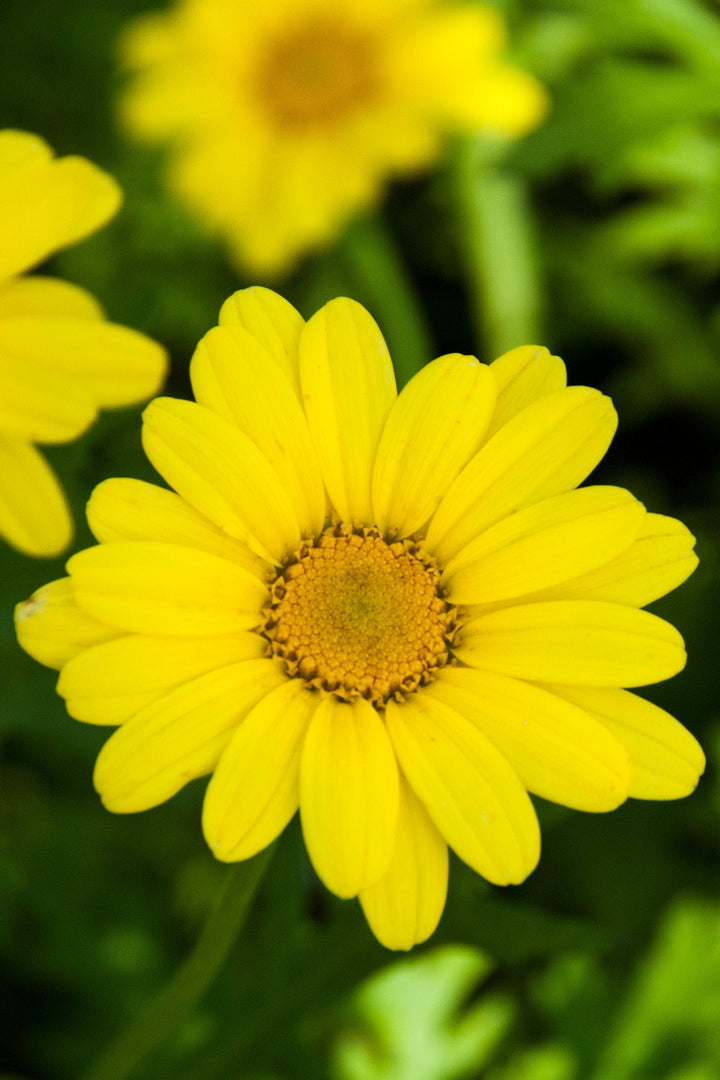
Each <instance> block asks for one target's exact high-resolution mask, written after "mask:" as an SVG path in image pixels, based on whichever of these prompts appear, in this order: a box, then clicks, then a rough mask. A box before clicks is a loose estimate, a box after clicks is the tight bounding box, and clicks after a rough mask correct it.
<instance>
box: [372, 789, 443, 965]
mask: <svg viewBox="0 0 720 1080" xmlns="http://www.w3.org/2000/svg"><path fill="white" fill-rule="evenodd" d="M447 882H448V850H447V844H446V843H445V841H444V840H443V838H442V837H441V835H440V833H439V832H438V831H437V829H436V828H435V826H434V825H433V823H432V821H431V820H430V818H429V817H428V814H427V811H426V810H425V807H424V806H423V804H422V803H421V802H420V800H419V799H418V798H417V796H416V795H415V794H414V793H413V791H412V788H410V787H409V785H408V783H407V781H406V780H404V779H403V777H402V776H401V778H400V810H399V814H398V824H397V835H396V838H395V850H394V851H393V854H392V858H391V860H390V869H389V870H388V872H387V874H386V875H385V877H384V878H381V879H380V881H378V883H377V884H376V885H370V886H369V888H367V889H363V890H362V892H361V893H360V903H361V904H362V909H363V911H364V913H365V918H366V919H367V921H368V923H369V925H370V929H371V930H372V932H373V934H374V935H375V937H376V938H377V939H378V941H379V942H380V943H381V944H382V945H384V946H385V948H386V949H411V948H412V947H413V945H419V944H420V942H421V941H427V939H428V938H429V937H430V935H431V934H432V933H433V932H434V931H435V928H436V927H437V924H438V923H439V922H440V916H441V915H442V913H443V908H444V907H445V896H446V894H447Z"/></svg>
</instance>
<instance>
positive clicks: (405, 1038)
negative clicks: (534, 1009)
mask: <svg viewBox="0 0 720 1080" xmlns="http://www.w3.org/2000/svg"><path fill="white" fill-rule="evenodd" d="M492 968H493V965H492V962H491V961H490V960H489V959H488V958H487V957H486V956H485V955H484V954H483V953H481V952H480V951H479V950H477V949H472V948H469V947H465V946H460V945H448V946H444V947H443V948H440V949H435V950H433V951H432V952H429V953H426V954H425V955H424V956H421V957H418V958H416V959H411V960H402V961H399V962H398V963H396V964H392V965H391V966H389V967H387V968H385V969H384V970H383V971H381V972H379V973H378V974H377V975H374V976H373V977H372V978H370V979H368V980H367V982H365V983H364V984H363V986H362V987H361V988H360V990H359V991H358V992H357V993H356V995H355V998H354V1006H355V1011H356V1014H357V1017H358V1021H359V1023H358V1026H357V1027H355V1028H348V1029H346V1030H345V1031H344V1032H342V1033H341V1034H340V1036H339V1037H338V1040H337V1042H336V1045H335V1053H334V1063H335V1072H334V1075H336V1076H337V1077H338V1078H339V1080H456V1078H459V1077H463V1076H467V1075H469V1074H470V1073H472V1072H473V1071H474V1070H475V1069H477V1068H479V1067H480V1066H481V1065H483V1064H485V1063H486V1062H487V1060H488V1058H489V1056H490V1054H491V1053H492V1051H493V1050H494V1048H495V1046H496V1045H497V1043H498V1041H499V1040H500V1039H501V1038H502V1036H503V1035H504V1033H505V1032H506V1031H507V1029H508V1027H509V1025H510V1023H511V1020H512V1018H513V1007H512V1005H511V1004H510V1003H509V1001H508V1000H507V999H506V998H505V997H503V996H501V995H499V994H490V995H484V996H483V997H482V998H481V1000H480V1001H479V1002H478V1003H477V1004H475V1005H473V1006H472V1007H471V1008H470V1009H466V1010H465V1011H464V1012H462V1013H461V1014H460V1015H458V1010H459V1009H460V1007H461V1005H462V1003H463V1001H464V1000H465V999H466V998H467V996H468V994H469V993H471V992H472V991H473V990H474V989H476V988H477V986H478V985H479V984H481V983H483V982H484V981H485V980H486V979H487V978H488V976H489V975H490V973H491V971H492Z"/></svg>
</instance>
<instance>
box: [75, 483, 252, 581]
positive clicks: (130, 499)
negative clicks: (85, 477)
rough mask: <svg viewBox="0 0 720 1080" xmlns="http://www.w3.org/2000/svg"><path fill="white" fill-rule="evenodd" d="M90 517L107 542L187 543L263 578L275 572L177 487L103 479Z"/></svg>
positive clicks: (92, 499)
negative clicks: (187, 498)
mask: <svg viewBox="0 0 720 1080" xmlns="http://www.w3.org/2000/svg"><path fill="white" fill-rule="evenodd" d="M87 519H88V525H89V526H90V528H91V529H92V531H93V534H94V536H95V537H96V539H97V540H99V541H100V543H102V544H107V543H112V542H113V541H115V540H152V541H155V542H156V543H158V542H159V543H167V544H181V545H182V546H184V547H192V548H199V549H200V550H201V551H208V552H209V553H210V554H211V555H219V556H220V557H221V558H223V559H227V560H229V561H230V562H233V563H237V564H238V565H240V566H242V567H243V569H245V570H248V571H249V572H250V573H251V574H253V575H254V576H255V577H257V578H258V580H260V581H263V582H265V581H267V575H268V572H270V571H271V565H270V563H268V562H267V561H266V560H264V559H261V558H260V557H259V556H257V555H253V553H252V552H251V551H250V549H249V548H248V547H247V546H246V545H245V544H243V543H241V541H239V540H235V539H234V538H233V537H232V536H229V535H228V534H227V533H226V532H223V530H222V529H219V528H218V527H217V526H216V525H213V524H212V522H210V521H208V519H207V518H206V517H204V516H203V515H202V514H201V513H199V512H198V511H197V510H195V509H194V507H192V506H190V504H189V503H187V502H185V500H184V499H181V498H180V496H179V495H176V494H175V492H174V491H168V490H167V488H161V487H158V486H157V485H156V484H148V483H147V482H146V481H144V480H132V479H129V478H121V477H117V478H112V479H110V480H103V481H102V483H100V484H98V486H97V487H96V488H95V489H94V491H93V493H92V495H91V496H90V500H89V502H88V504H87Z"/></svg>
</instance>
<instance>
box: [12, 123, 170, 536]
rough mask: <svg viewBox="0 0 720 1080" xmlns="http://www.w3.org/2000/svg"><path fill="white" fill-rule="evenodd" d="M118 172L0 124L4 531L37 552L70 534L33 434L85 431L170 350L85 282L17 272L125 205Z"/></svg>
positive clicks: (159, 374)
mask: <svg viewBox="0 0 720 1080" xmlns="http://www.w3.org/2000/svg"><path fill="white" fill-rule="evenodd" d="M120 201H121V193H120V189H119V188H118V186H117V184H116V183H115V181H114V180H113V179H112V178H111V177H110V176H108V175H107V174H106V173H104V172H102V171H101V170H100V169H98V168H97V167H96V166H94V165H92V164H91V163H90V162H89V161H86V160H85V159H84V158H80V157H65V158H58V159H55V158H54V157H53V154H52V151H51V150H50V148H49V147H48V146H47V144H46V143H45V142H44V141H43V140H42V139H40V138H38V137H37V136H35V135H30V134H27V133H25V132H20V131H10V130H6V131H0V238H1V241H0V536H2V537H3V539H5V540H7V541H8V542H9V543H10V544H12V545H13V546H14V547H16V548H18V549H19V550H20V551H23V552H25V553H26V554H28V555H42V556H53V555H57V554H59V553H60V552H61V551H63V550H64V549H65V548H66V547H67V545H68V544H69V542H70V537H71V535H72V521H71V518H70V513H69V510H68V507H67V503H66V501H65V497H64V495H63V492H62V489H61V487H60V485H59V483H58V481H57V479H56V477H55V475H54V473H53V472H52V470H51V469H50V467H49V466H48V464H47V462H46V461H45V459H44V458H43V457H42V455H41V454H40V452H39V451H38V450H37V449H36V447H35V445H34V444H35V443H64V442H68V441H70V440H72V439H75V438H76V437H77V436H78V435H81V434H82V432H83V431H85V430H86V429H87V428H88V427H89V426H90V425H91V424H92V423H93V421H94V420H95V419H96V417H97V415H98V410H99V409H100V408H102V407H115V406H120V405H130V404H133V403H134V402H137V401H142V400H143V399H144V398H147V397H150V396H151V395H152V394H154V393H156V392H157V390H158V388H159V386H160V384H161V382H162V379H163V376H164V374H165V353H164V351H163V349H162V348H161V347H160V346H159V345H156V344H155V343H154V342H153V341H151V340H150V339H149V338H147V337H145V336H144V335H143V334H139V333H137V332H136V331H134V330H130V329H128V328H126V327H124V326H117V325H114V324H112V323H108V322H106V321H105V318H104V315H103V312H102V309H101V307H100V305H99V304H98V303H97V301H96V300H95V299H94V298H93V297H92V296H91V295H90V294H89V293H88V292H86V291H85V290H84V289H81V288H79V287H78V286H76V285H71V284H70V283H69V282H66V281H59V280H56V279H55V278H49V277H41V276H39V275H33V276H30V277H28V276H20V275H22V274H23V271H25V270H28V269H30V268H31V267H32V266H34V265H35V264H37V263H39V262H42V260H44V259H46V258H47V257H48V256H49V255H52V254H54V253H55V252H56V251H58V250H59V249H60V248H63V247H66V246H67V245H69V244H73V243H75V242H76V241H78V240H82V239H83V238H84V237H86V236H87V235H88V234H90V233H92V232H94V231H95V230H96V229H98V228H99V227H100V226H101V225H103V224H104V223H105V222H106V221H107V220H108V219H109V218H110V217H112V215H113V214H114V213H116V211H117V209H118V207H119V205H120Z"/></svg>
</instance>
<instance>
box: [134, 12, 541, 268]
mask: <svg viewBox="0 0 720 1080" xmlns="http://www.w3.org/2000/svg"><path fill="white" fill-rule="evenodd" d="M504 36H505V34H504V27H503V23H502V20H501V17H500V16H499V15H498V14H497V13H496V12H495V11H493V10H492V9H491V8H487V7H483V6H482V5H479V4H475V3H472V4H471V3H466V2H451V3H439V2H438V0H343V2H342V3H337V2H336V0H271V2H268V3H263V4H257V3H253V2H251V0H179V2H178V3H176V4H175V5H174V6H173V7H172V8H170V9H169V10H168V11H167V12H166V13H165V14H153V15H150V16H144V17H142V18H140V19H137V20H135V21H134V22H133V23H132V24H131V25H130V27H129V30H128V32H127V33H126V35H125V37H124V40H123V49H122V52H123V59H124V63H125V66H126V67H127V68H128V69H129V70H130V71H132V72H134V78H133V79H132V80H131V81H130V84H129V87H128V90H127V91H126V93H125V95H124V97H123V99H122V103H121V108H122V118H123V120H124V122H125V125H126V127H127V129H128V131H129V132H131V133H133V134H134V135H135V136H138V137H141V138H146V139H149V140H156V141H166V142H167V141H169V142H170V143H171V144H172V153H171V157H170V165H169V180H170V184H171V187H172V188H173V189H174V190H175V192H176V193H177V194H178V195H179V196H180V198H181V199H184V200H185V201H186V202H187V203H188V205H189V206H191V207H192V208H193V209H194V210H195V212H196V213H197V214H198V215H199V216H200V218H202V219H203V220H205V221H206V222H207V223H208V224H209V225H210V226H211V227H212V228H213V229H215V230H216V231H217V232H218V233H220V234H222V235H224V236H225V238H226V239H227V241H228V242H229V244H230V247H231V250H232V252H233V254H234V255H235V257H236V258H237V260H238V261H239V262H240V263H241V264H243V265H247V266H250V267H253V268H254V269H256V270H258V271H262V272H277V271H280V270H282V269H283V268H284V267H286V266H287V265H288V264H289V263H291V262H292V261H293V260H294V259H295V258H296V257H297V256H299V255H300V254H302V253H304V252H306V251H308V250H310V249H312V248H316V247H318V246H319V245H323V244H326V243H328V242H329V241H330V240H331V239H332V238H333V236H335V235H336V234H337V233H338V231H339V230H340V228H341V227H342V226H343V224H344V223H345V221H346V220H347V219H348V218H349V216H350V215H352V214H353V213H355V212H357V211H358V210H361V209H363V208H366V207H369V206H371V205H373V204H374V203H376V202H377V200H378V198H379V195H380V190H381V187H382V184H383V182H384V181H385V179H386V178H387V177H390V176H395V175H401V174H403V175H408V174H412V173H415V172H417V171H418V170H421V169H423V168H425V167H426V166H428V165H429V164H430V163H431V162H432V161H434V160H435V159H436V158H437V156H438V154H439V152H440V149H441V146H442V139H443V137H444V136H446V135H447V134H448V133H451V132H476V131H481V132H487V133H490V134H493V135H499V136H503V137H508V136H517V135H521V134H524V133H525V132H527V131H529V130H530V129H531V128H533V127H535V126H536V124H538V123H539V121H540V119H541V118H542V116H543V114H544V111H545V108H546V99H545V94H544V92H543V90H542V88H541V87H540V85H539V84H538V83H537V82H536V81H535V80H534V79H533V78H532V77H531V76H529V75H527V74H526V73H525V72H522V71H520V70H518V69H516V68H514V67H511V66H510V65H508V64H507V63H505V61H504V60H503V58H502V50H503V47H504Z"/></svg>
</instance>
